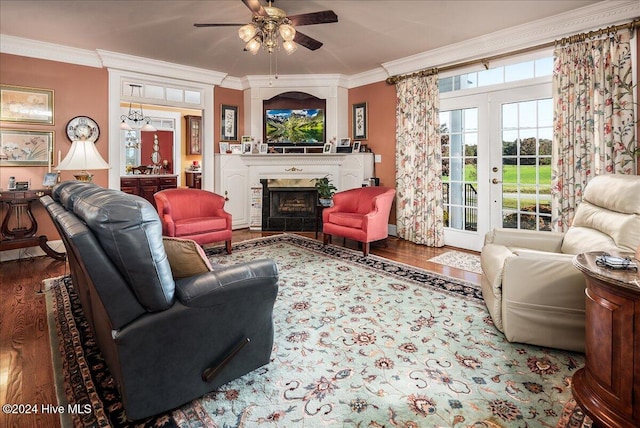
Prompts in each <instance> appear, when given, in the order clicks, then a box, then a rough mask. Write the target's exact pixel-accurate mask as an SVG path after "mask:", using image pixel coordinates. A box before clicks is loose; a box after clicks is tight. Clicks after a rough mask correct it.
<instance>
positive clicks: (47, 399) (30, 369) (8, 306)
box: [0, 229, 480, 428]
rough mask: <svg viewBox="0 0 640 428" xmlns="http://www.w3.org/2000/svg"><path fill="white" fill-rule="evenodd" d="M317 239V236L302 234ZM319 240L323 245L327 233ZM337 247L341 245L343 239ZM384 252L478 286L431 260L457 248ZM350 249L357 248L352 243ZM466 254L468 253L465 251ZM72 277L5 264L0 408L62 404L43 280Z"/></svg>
mask: <svg viewBox="0 0 640 428" xmlns="http://www.w3.org/2000/svg"><path fill="white" fill-rule="evenodd" d="M273 234H274V233H262V232H250V231H249V230H248V229H243V230H238V231H234V233H233V242H239V241H244V240H247V239H253V238H259V237H261V236H267V235H273ZM301 235H305V236H307V237H310V238H312V237H313V235H314V234H313V233H301ZM319 239H320V240H322V234H320V236H319ZM334 244H336V245H341V244H342V242H341V240H340V239H336V240H334ZM387 244H388V245H387V246H386V247H384V246H382V245H380V244H377V243H374V244H373V245H372V246H371V254H375V255H378V256H382V257H386V258H388V259H391V260H395V261H397V262H401V263H404V264H408V265H412V266H416V267H419V268H423V269H427V270H430V271H433V272H437V273H442V274H444V275H447V276H452V277H455V278H459V279H463V280H466V281H469V282H473V283H476V284H479V283H480V276H479V275H478V274H475V273H472V272H467V271H462V270H459V269H455V268H452V267H448V266H443V265H440V264H437V263H432V262H429V261H428V259H430V258H432V257H435V256H437V255H439V254H442V253H443V252H446V251H447V250H449V249H451V248H447V247H445V248H431V247H425V246H423V245H416V244H412V243H410V242H407V241H404V240H402V239H397V238H394V237H390V238H389V239H388V242H387ZM346 246H347V247H349V248H354V249H356V248H357V243H356V242H352V241H347V242H346ZM460 251H464V250H460ZM67 273H68V267H67V266H66V263H63V262H58V261H55V260H53V259H51V258H49V257H38V258H32V259H25V260H19V261H12V262H5V263H2V264H0V404H3V405H4V404H7V403H8V404H27V405H34V404H35V405H37V406H36V407H37V408H40V405H42V404H52V405H57V400H56V392H55V387H54V380H53V368H52V363H51V352H50V345H49V335H48V327H47V313H46V305H45V295H44V294H43V293H40V292H39V290H40V287H41V285H42V280H44V279H46V278H51V277H56V276H60V275H64V274H67ZM59 426H60V419H59V416H58V415H55V414H43V413H42V412H39V413H38V414H33V415H8V414H5V413H4V412H1V413H0V427H34V428H43V427H59Z"/></svg>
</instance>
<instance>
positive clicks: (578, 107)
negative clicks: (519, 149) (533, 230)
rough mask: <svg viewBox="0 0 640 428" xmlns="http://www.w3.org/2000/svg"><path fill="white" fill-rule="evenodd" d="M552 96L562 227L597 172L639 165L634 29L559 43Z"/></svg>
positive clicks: (555, 215)
mask: <svg viewBox="0 0 640 428" xmlns="http://www.w3.org/2000/svg"><path fill="white" fill-rule="evenodd" d="M553 97H554V100H553V101H554V126H555V130H554V135H553V153H552V165H554V168H553V171H552V189H551V192H552V225H553V229H554V230H555V231H559V232H563V231H565V230H566V229H568V228H569V226H570V225H571V222H572V220H573V214H574V210H575V208H576V206H577V205H578V204H579V203H580V201H581V200H582V192H583V189H584V186H585V185H586V184H587V183H588V182H589V180H590V179H591V178H592V177H594V176H596V175H600V174H635V171H636V167H635V157H634V156H633V151H634V149H635V147H636V139H635V129H634V128H635V125H634V123H635V120H634V113H633V103H634V100H633V88H632V65H631V47H630V45H629V32H628V31H623V32H620V33H615V34H607V35H604V36H603V37H600V38H597V39H595V40H584V41H579V42H576V43H570V44H566V45H562V46H558V47H556V49H555V52H554V72H553Z"/></svg>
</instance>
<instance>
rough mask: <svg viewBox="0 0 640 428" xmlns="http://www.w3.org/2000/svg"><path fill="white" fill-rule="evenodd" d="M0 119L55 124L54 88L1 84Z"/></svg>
mask: <svg viewBox="0 0 640 428" xmlns="http://www.w3.org/2000/svg"><path fill="white" fill-rule="evenodd" d="M0 120H2V121H5V122H22V123H34V124H39V125H53V124H54V114H53V89H40V88H29V87H26V86H12V85H0Z"/></svg>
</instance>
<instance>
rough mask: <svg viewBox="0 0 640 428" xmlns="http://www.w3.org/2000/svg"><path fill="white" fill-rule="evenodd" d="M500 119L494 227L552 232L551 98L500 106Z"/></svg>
mask: <svg viewBox="0 0 640 428" xmlns="http://www.w3.org/2000/svg"><path fill="white" fill-rule="evenodd" d="M501 118H502V125H501V129H500V135H501V141H502V192H501V198H500V199H501V201H502V203H501V219H502V224H501V225H497V227H506V228H513V229H527V230H547V231H548V230H551V141H552V134H553V106H552V101H551V98H544V99H537V100H527V101H519V102H513V103H505V104H502V105H501ZM494 181H495V182H494V183H493V184H498V183H499V181H497V180H494Z"/></svg>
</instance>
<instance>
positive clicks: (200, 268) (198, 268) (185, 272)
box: [162, 236, 213, 279]
mask: <svg viewBox="0 0 640 428" xmlns="http://www.w3.org/2000/svg"><path fill="white" fill-rule="evenodd" d="M162 243H163V244H164V250H165V251H166V253H167V258H168V259H169V265H170V266H171V272H172V273H173V278H174V279H179V278H187V277H190V276H194V275H199V274H201V273H206V272H211V271H212V270H213V269H212V268H211V264H210V263H209V260H208V259H207V256H206V255H205V253H204V250H203V249H202V247H200V245H198V243H197V242H196V241H193V240H191V239H180V238H169V237H166V236H163V237H162Z"/></svg>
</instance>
